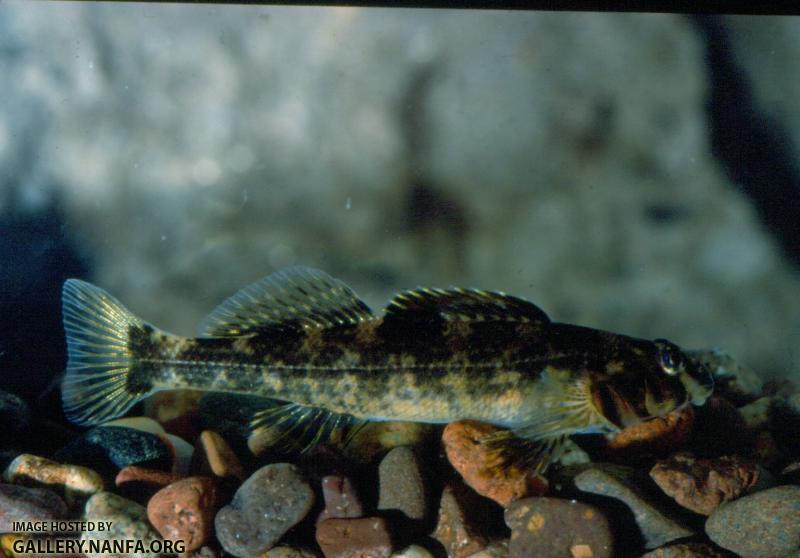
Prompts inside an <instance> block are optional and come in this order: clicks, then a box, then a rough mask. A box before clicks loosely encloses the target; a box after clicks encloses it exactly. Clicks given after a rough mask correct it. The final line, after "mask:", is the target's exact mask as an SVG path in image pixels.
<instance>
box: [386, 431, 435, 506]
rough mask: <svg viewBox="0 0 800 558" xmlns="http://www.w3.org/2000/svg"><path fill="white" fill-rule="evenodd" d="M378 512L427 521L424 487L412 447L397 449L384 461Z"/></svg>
mask: <svg viewBox="0 0 800 558" xmlns="http://www.w3.org/2000/svg"><path fill="white" fill-rule="evenodd" d="M378 475H379V477H380V493H379V494H380V495H379V498H378V509H379V510H399V511H400V512H402V513H403V514H404V515H405V516H406V517H408V518H410V519H423V518H424V517H425V510H426V502H425V500H426V499H425V483H424V482H423V479H422V473H421V471H420V467H419V462H418V460H417V456H416V454H415V453H414V451H413V450H412V449H411V448H409V447H405V446H403V447H399V448H394V449H393V450H392V451H390V452H389V453H388V454H386V457H384V458H383V460H382V461H381V464H380V467H379V468H378Z"/></svg>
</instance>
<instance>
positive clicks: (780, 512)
mask: <svg viewBox="0 0 800 558" xmlns="http://www.w3.org/2000/svg"><path fill="white" fill-rule="evenodd" d="M706 533H707V534H708V536H709V538H710V539H711V540H712V541H714V542H715V543H717V544H718V545H719V546H721V547H723V548H726V549H728V550H731V551H733V552H735V553H737V554H739V555H741V556H743V557H744V558H781V557H783V556H786V555H788V554H790V553H792V552H798V551H800V486H789V485H786V486H776V487H775V488H770V489H768V490H764V491H761V492H756V493H755V494H751V495H749V496H744V497H742V498H739V499H738V500H734V501H732V502H729V503H727V504H724V505H722V506H720V507H719V508H718V509H717V510H716V511H715V512H714V513H713V514H712V515H711V517H709V518H708V521H706Z"/></svg>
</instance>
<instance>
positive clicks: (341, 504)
mask: <svg viewBox="0 0 800 558" xmlns="http://www.w3.org/2000/svg"><path fill="white" fill-rule="evenodd" d="M322 497H323V498H324V499H325V509H324V510H322V513H320V514H319V517H318V518H317V525H319V523H320V522H322V521H325V520H326V519H331V518H333V517H338V518H353V517H362V516H363V515H364V508H363V506H362V505H361V500H360V499H359V497H358V494H357V493H356V490H355V488H354V487H353V483H352V482H351V481H350V479H349V478H347V477H342V476H338V475H328V476H327V477H323V479H322Z"/></svg>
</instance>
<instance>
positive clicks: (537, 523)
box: [528, 513, 545, 535]
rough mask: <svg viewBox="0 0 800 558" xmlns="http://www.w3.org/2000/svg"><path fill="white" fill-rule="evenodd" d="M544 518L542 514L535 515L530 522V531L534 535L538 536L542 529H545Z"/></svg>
mask: <svg viewBox="0 0 800 558" xmlns="http://www.w3.org/2000/svg"><path fill="white" fill-rule="evenodd" d="M544 523H545V520H544V516H543V515H542V514H540V513H535V514H533V515H532V516H531V518H530V519H529V520H528V531H530V532H531V533H533V534H534V535H538V534H539V531H540V530H541V528H542V527H544Z"/></svg>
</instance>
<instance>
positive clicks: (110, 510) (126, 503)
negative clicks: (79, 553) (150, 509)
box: [81, 492, 160, 558]
mask: <svg viewBox="0 0 800 558" xmlns="http://www.w3.org/2000/svg"><path fill="white" fill-rule="evenodd" d="M84 519H85V520H86V521H96V522H100V521H105V522H109V521H110V522H111V526H110V529H108V530H104V531H100V530H97V531H85V532H84V533H83V534H81V539H82V540H87V541H88V540H89V539H108V540H119V539H127V540H133V541H142V543H143V544H144V545H145V547H146V548H147V547H149V545H150V544H151V542H152V541H157V540H160V537H159V536H158V533H156V532H155V531H154V530H153V528H152V527H151V526H150V524H149V523H148V522H147V512H146V510H145V508H144V506H141V505H139V504H137V503H136V502H133V501H131V500H128V499H127V498H123V497H121V496H117V495H116V494H113V493H111V492H98V493H97V494H94V495H93V496H92V497H91V498H89V500H87V501H86V507H85V508H84ZM86 556H87V558H112V557H114V558H153V557H154V556H156V557H157V556H160V554H148V553H147V552H144V553H135V552H134V553H130V554H87V555H86Z"/></svg>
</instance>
